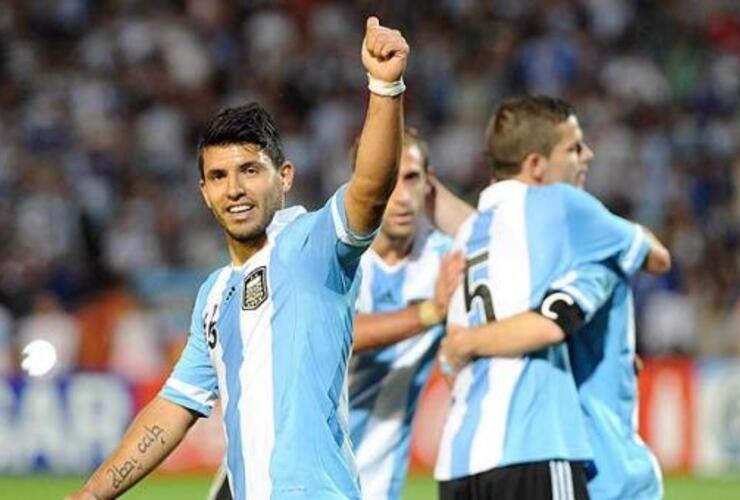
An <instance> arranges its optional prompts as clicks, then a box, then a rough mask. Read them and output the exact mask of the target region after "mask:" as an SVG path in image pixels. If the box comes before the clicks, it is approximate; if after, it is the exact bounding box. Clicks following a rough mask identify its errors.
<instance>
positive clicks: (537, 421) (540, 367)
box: [503, 189, 591, 463]
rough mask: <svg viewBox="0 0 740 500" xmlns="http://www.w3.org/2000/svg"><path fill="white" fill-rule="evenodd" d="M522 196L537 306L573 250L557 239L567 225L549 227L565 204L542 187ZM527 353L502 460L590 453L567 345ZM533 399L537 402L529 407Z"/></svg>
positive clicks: (574, 456)
mask: <svg viewBox="0 0 740 500" xmlns="http://www.w3.org/2000/svg"><path fill="white" fill-rule="evenodd" d="M526 196H527V198H526V203H525V224H526V228H525V231H526V240H527V252H528V254H529V258H528V260H529V269H530V284H529V289H530V293H529V299H530V304H529V305H530V308H533V307H536V306H538V305H539V303H540V301H541V300H542V297H543V296H544V294H545V292H546V291H547V289H548V288H549V287H550V284H551V283H552V281H553V280H554V279H555V278H556V277H558V276H561V275H562V274H563V273H564V272H565V271H566V270H567V269H568V267H569V266H570V265H571V262H572V260H573V255H572V254H570V253H569V252H570V251H571V249H569V248H568V247H567V246H566V245H561V244H558V242H559V241H560V240H564V238H562V237H561V236H560V235H559V233H560V232H561V231H565V228H562V227H553V221H562V220H564V219H565V216H566V212H565V207H564V205H563V204H562V203H554V202H553V197H552V196H551V195H548V192H547V191H546V190H543V189H528V190H527V195H526ZM553 242H554V243H555V244H553ZM572 250H573V251H578V250H579V249H577V248H576V249H572ZM525 358H527V364H526V366H525V368H524V372H523V373H522V375H521V377H520V378H519V380H518V381H517V386H516V389H515V391H514V393H513V395H512V397H511V403H510V406H509V417H508V422H510V423H511V425H509V426H508V427H507V431H508V432H507V434H506V438H505V442H504V453H503V457H505V459H504V461H505V463H521V462H526V461H532V460H534V459H536V458H537V457H538V458H539V459H542V460H545V459H558V458H561V459H582V458H586V457H590V456H591V449H590V447H589V446H588V443H587V438H586V430H585V425H584V423H583V417H582V415H581V410H580V408H579V404H578V393H577V391H576V387H575V384H574V382H573V378H572V374H571V372H570V361H569V358H568V351H567V346H566V345H565V344H564V343H560V344H556V345H553V346H550V347H547V348H545V349H542V350H540V351H537V352H534V353H530V354H528V355H526V356H525ZM535 395H536V396H535ZM535 398H536V402H537V403H536V408H533V402H534V401H535ZM542 416H548V417H552V418H553V419H554V420H556V421H557V422H560V424H555V425H553V422H552V421H550V422H547V421H542V420H543V419H542ZM525 423H526V424H525ZM517 424H518V425H517ZM553 450H559V453H561V454H562V455H560V456H558V455H553V454H552V453H553Z"/></svg>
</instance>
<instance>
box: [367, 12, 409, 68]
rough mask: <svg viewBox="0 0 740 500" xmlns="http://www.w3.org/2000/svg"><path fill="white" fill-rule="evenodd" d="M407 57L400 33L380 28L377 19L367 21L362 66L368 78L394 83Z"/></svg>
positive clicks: (404, 42)
mask: <svg viewBox="0 0 740 500" xmlns="http://www.w3.org/2000/svg"><path fill="white" fill-rule="evenodd" d="M408 57H409V45H408V44H407V43H406V40H405V39H404V38H403V35H401V32H400V31H398V30H392V29H390V28H386V27H385V26H381V25H380V21H378V18H377V17H369V18H368V19H367V24H366V28H365V39H364V40H363V41H362V64H363V65H364V66H365V69H366V70H367V72H368V73H370V76H372V77H374V78H377V79H378V80H383V81H385V82H395V81H396V80H398V79H400V78H401V77H402V76H403V72H404V70H405V69H406V62H407V61H408Z"/></svg>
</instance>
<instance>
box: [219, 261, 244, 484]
mask: <svg viewBox="0 0 740 500" xmlns="http://www.w3.org/2000/svg"><path fill="white" fill-rule="evenodd" d="M241 278H242V275H241V273H239V272H233V271H232V274H231V276H229V282H228V283H227V285H226V286H225V287H224V293H226V292H228V290H229V289H230V288H231V287H239V284H240V281H241ZM238 302H239V300H235V299H232V300H230V301H229V302H226V303H224V297H223V295H222V297H221V299H220V300H219V301H218V302H217V304H219V305H220V306H221V307H223V308H224V310H222V311H221V314H220V317H222V318H224V317H226V318H228V321H229V322H230V324H229V325H225V326H224V327H221V328H220V331H221V332H229V333H231V335H229V336H228V338H224V336H223V335H219V338H218V342H219V343H220V344H221V352H222V357H221V361H222V362H223V364H224V371H225V373H226V390H227V394H228V402H227V403H226V408H223V411H224V426H225V428H226V434H227V438H228V439H227V445H228V447H227V450H226V465H227V467H228V470H229V472H231V477H230V478H229V479H230V481H231V487H232V488H233V491H234V498H243V497H244V495H245V494H246V478H245V477H244V460H243V456H242V453H243V452H245V451H246V450H242V435H241V425H240V421H241V418H240V415H239V400H240V399H241V392H242V387H241V381H240V380H239V369H240V368H241V366H242V363H243V362H244V351H243V346H242V336H241V326H240V325H239V320H240V318H241V314H239V311H237V312H236V313H232V314H228V315H227V314H225V312H226V311H225V310H226V309H228V308H229V307H235V304H236V307H240V305H239V304H238Z"/></svg>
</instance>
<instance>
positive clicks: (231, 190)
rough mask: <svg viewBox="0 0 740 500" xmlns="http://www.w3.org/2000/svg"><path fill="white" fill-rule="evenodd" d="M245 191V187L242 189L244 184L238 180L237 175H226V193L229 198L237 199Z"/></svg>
mask: <svg viewBox="0 0 740 500" xmlns="http://www.w3.org/2000/svg"><path fill="white" fill-rule="evenodd" d="M245 193H246V189H244V186H242V184H241V182H239V176H238V175H229V176H228V177H227V184H226V195H227V196H228V197H229V199H232V200H237V199H239V198H241V197H242V196H244V194H245Z"/></svg>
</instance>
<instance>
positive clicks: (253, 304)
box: [242, 266, 269, 311]
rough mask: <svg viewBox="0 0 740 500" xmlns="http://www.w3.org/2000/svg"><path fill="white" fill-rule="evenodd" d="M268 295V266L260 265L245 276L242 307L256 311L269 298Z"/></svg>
mask: <svg viewBox="0 0 740 500" xmlns="http://www.w3.org/2000/svg"><path fill="white" fill-rule="evenodd" d="M268 296H269V291H268V289H267V268H266V267H265V266H262V267H258V268H257V269H255V270H254V271H252V272H251V273H249V274H248V275H247V277H246V278H244V298H243V300H242V309H244V310H245V311H254V310H255V309H257V308H258V307H259V306H261V305H262V304H263V303H264V302H265V301H266V300H267V297H268Z"/></svg>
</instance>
